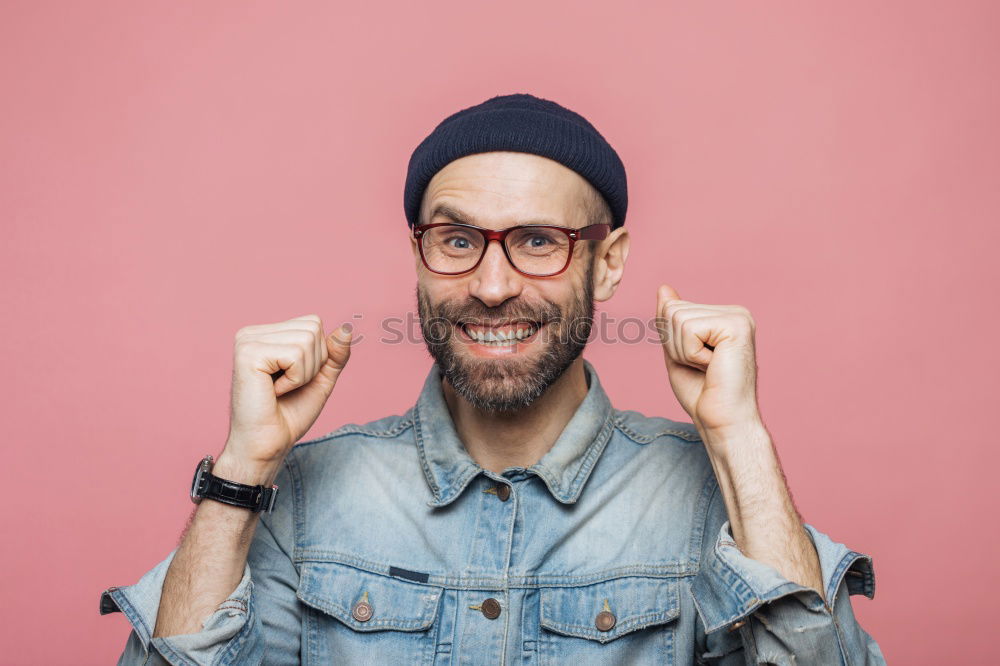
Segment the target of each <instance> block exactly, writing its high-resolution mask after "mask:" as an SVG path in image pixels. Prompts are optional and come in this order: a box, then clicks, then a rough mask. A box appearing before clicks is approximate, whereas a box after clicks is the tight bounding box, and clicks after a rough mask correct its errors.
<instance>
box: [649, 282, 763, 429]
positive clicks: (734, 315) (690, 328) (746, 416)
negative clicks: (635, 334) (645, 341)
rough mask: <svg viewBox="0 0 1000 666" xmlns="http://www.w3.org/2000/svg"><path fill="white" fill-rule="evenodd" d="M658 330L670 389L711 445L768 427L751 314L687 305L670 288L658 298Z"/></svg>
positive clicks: (728, 307) (741, 309)
mask: <svg viewBox="0 0 1000 666" xmlns="http://www.w3.org/2000/svg"><path fill="white" fill-rule="evenodd" d="M656 326H657V330H658V331H659V333H660V339H661V341H662V342H663V356H664V359H665V360H666V363H667V372H668V373H669V375H670V386H671V388H673V391H674V395H676V396H677V400H678V401H679V402H680V403H681V406H682V407H683V408H684V411H686V412H687V413H688V415H689V416H690V417H691V418H692V419H693V421H694V424H695V426H697V428H698V431H699V432H700V433H701V435H702V439H703V440H705V442H706V445H708V444H709V441H720V442H724V441H726V440H727V439H729V436H730V435H734V434H739V433H744V432H747V431H748V429H749V428H761V427H763V421H762V419H761V416H760V409H759V407H758V404H757V359H756V349H755V346H754V331H755V327H756V324H755V322H754V320H753V317H752V316H750V311H749V310H747V309H746V308H745V307H743V306H741V305H703V304H700V303H691V302H690V301H682V300H680V294H678V293H677V292H676V291H675V290H674V289H673V288H672V287H671V286H670V285H666V284H665V285H662V286H660V288H659V289H658V290H657V294H656Z"/></svg>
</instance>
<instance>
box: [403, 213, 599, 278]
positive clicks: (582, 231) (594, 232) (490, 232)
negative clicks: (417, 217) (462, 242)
mask: <svg viewBox="0 0 1000 666" xmlns="http://www.w3.org/2000/svg"><path fill="white" fill-rule="evenodd" d="M434 227H463V228H465V229H474V230H476V231H478V232H479V233H480V234H482V236H483V238H484V239H485V242H484V243H483V251H482V252H481V253H480V255H479V259H477V260H476V263H475V264H474V265H473V266H472V268H469V269H467V270H464V271H455V272H453V273H445V272H442V271H436V270H434V269H433V268H431V267H430V265H429V264H428V263H427V257H425V256H424V244H423V242H422V241H421V240H420V239H421V237H423V235H424V232H426V231H427V230H428V229H433V228H434ZM518 229H556V230H558V231H561V232H563V233H564V234H566V236H567V238H569V252H568V253H567V254H566V263H565V264H564V265H563V267H562V268H560V269H559V270H558V271H556V272H555V273H541V274H539V273H527V272H525V271H522V270H521V269H520V268H518V267H517V266H516V265H514V260H513V259H511V258H510V251H509V250H508V249H507V243H506V240H507V234H509V233H511V232H512V231H516V230H518ZM610 233H611V225H610V224H607V223H602V224H590V225H587V226H586V227H580V228H579V229H574V228H572V227H557V226H555V225H550V224H522V225H519V226H516V227H508V228H506V229H499V230H496V229H484V228H482V227H477V226H476V225H474V224H465V223H462V222H435V223H432V224H419V225H417V226H415V227H413V238H414V239H416V241H417V246H418V247H419V248H420V260H421V261H422V262H424V266H425V267H426V268H427V270H429V271H430V272H432V273H436V274H438V275H462V274H464V273H471V272H472V271H474V270H476V268H478V267H479V264H481V263H482V262H483V257H485V256H486V250H488V249H489V246H490V241H498V242H499V243H500V247H502V248H503V253H504V256H505V257H507V263H509V264H510V265H511V267H512V268H513V269H514V270H515V271H517V272H518V273H520V274H521V275H526V276H528V277H554V276H556V275H559V274H560V273H562V272H564V271H565V270H566V269H567V268H569V265H570V263H571V262H572V261H573V248H574V247H575V244H576V241H578V240H604V239H605V238H607V237H608V235H609V234H610Z"/></svg>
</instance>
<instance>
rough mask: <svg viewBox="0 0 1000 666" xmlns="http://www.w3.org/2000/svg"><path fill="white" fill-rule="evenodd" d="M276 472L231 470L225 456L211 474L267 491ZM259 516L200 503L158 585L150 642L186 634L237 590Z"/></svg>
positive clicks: (236, 466) (235, 467) (244, 468)
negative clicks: (159, 587) (258, 486)
mask: <svg viewBox="0 0 1000 666" xmlns="http://www.w3.org/2000/svg"><path fill="white" fill-rule="evenodd" d="M276 472H277V470H276V469H265V468H258V467H252V468H251V467H249V466H246V465H240V464H236V463H235V462H233V461H231V460H229V459H228V458H227V457H226V455H225V454H223V455H221V456H220V457H219V460H218V461H217V462H216V464H215V467H214V469H213V473H214V474H216V475H218V476H220V477H222V478H225V479H229V480H232V481H237V482H240V483H246V484H249V485H258V484H263V485H270V483H271V482H272V481H273V478H274V476H275V474H276ZM259 519H260V514H258V513H254V512H252V511H249V510H247V509H244V508H241V507H235V506H230V505H228V504H224V503H222V502H216V501H214V500H203V501H202V502H201V503H200V504H199V505H198V507H197V509H196V511H195V514H194V518H193V520H192V521H191V525H190V526H189V527H188V529H187V532H186V534H185V535H184V538H183V541H182V542H181V545H180V547H179V548H178V549H177V553H176V554H175V556H174V559H173V561H172V562H171V563H170V567H169V568H168V570H167V574H166V577H165V579H164V582H163V592H162V594H161V596H160V605H159V610H158V611H157V615H156V627H155V629H154V630H153V637H160V636H176V635H179V634H192V633H197V632H199V631H201V629H202V623H203V622H204V621H205V619H206V618H208V617H209V616H210V615H211V614H212V613H214V612H215V610H216V608H217V607H218V606H219V604H221V603H222V602H223V601H225V600H226V599H227V598H228V596H229V595H230V594H232V592H233V590H234V589H235V588H236V586H237V585H238V584H239V582H240V579H241V578H242V576H243V571H244V569H245V567H246V562H247V554H248V552H249V550H250V543H251V541H252V540H253V535H254V531H255V529H256V527H257V522H258V521H259Z"/></svg>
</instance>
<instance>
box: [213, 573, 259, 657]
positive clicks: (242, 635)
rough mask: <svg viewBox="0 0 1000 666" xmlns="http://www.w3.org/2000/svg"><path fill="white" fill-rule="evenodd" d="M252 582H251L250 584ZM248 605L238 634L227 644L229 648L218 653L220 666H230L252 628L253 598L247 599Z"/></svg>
mask: <svg viewBox="0 0 1000 666" xmlns="http://www.w3.org/2000/svg"><path fill="white" fill-rule="evenodd" d="M252 582H253V581H251V584H252ZM249 599H250V603H249V604H247V618H246V620H245V621H244V623H243V626H242V627H241V628H240V630H239V632H238V633H237V634H236V636H234V637H233V639H232V640H231V641H230V642H229V646H228V647H227V648H226V649H225V650H223V651H222V652H221V653H219V658H218V659H217V661H218V663H220V664H231V663H233V661H234V660H235V658H236V654H237V653H239V652H241V651H242V650H243V645H244V643H245V642H246V638H247V635H248V634H249V633H250V631H251V630H252V628H253V622H254V621H255V619H256V617H257V612H256V609H255V608H254V603H253V596H250V597H249Z"/></svg>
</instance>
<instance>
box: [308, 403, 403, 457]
mask: <svg viewBox="0 0 1000 666" xmlns="http://www.w3.org/2000/svg"><path fill="white" fill-rule="evenodd" d="M412 411H413V410H412V408H411V409H409V410H407V411H406V412H405V413H404V414H401V415H397V416H395V418H397V419H399V420H398V421H396V422H395V424H393V425H392V426H390V427H388V428H381V429H376V428H372V427H370V426H368V425H366V424H358V423H345V424H344V425H342V426H340V427H339V428H337V429H336V430H334V431H332V432H328V433H327V434H325V435H322V436H320V437H317V438H316V439H310V440H308V441H305V442H301V443H299V444H296V445H295V446H296V448H300V449H304V448H308V447H310V446H314V445H316V444H326V443H328V442H329V441H330V440H333V439H337V438H338V437H343V436H345V435H367V436H369V437H380V438H386V439H390V438H393V437H397V436H398V435H399V434H400V433H402V432H404V431H406V429H407V428H409V427H410V426H412V425H413V421H414V418H413V416H412V415H410V412H412ZM387 418H390V417H387Z"/></svg>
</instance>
